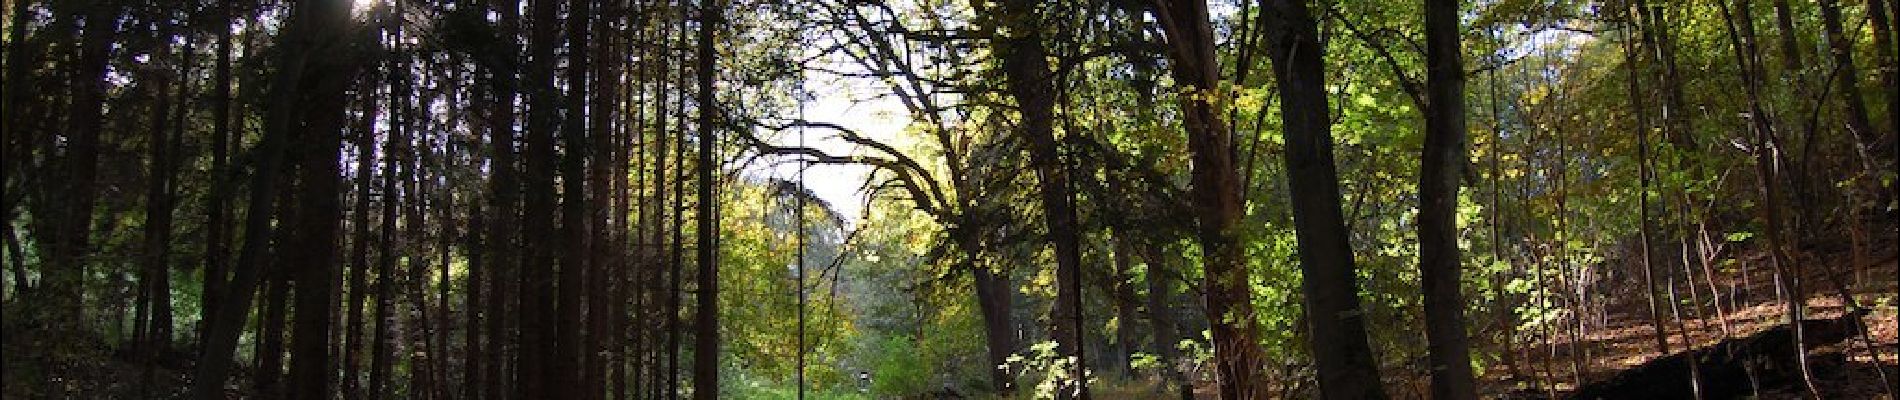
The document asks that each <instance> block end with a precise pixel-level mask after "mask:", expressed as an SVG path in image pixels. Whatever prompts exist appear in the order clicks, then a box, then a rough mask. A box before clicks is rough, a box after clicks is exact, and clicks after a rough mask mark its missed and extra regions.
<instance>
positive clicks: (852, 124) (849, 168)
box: [746, 77, 910, 225]
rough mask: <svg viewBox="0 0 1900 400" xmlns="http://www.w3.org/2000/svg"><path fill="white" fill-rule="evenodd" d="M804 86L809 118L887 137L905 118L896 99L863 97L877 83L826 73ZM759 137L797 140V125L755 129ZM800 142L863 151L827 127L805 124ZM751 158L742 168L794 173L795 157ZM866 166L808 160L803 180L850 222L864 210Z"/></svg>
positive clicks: (786, 142) (834, 150) (830, 150)
mask: <svg viewBox="0 0 1900 400" xmlns="http://www.w3.org/2000/svg"><path fill="white" fill-rule="evenodd" d="M805 90H808V91H810V92H811V97H812V98H813V101H810V102H806V103H805V105H804V107H805V109H804V110H803V113H804V119H805V120H807V121H812V122H822V123H831V124H837V125H839V126H843V127H845V128H848V129H851V130H853V131H856V132H858V133H859V134H862V135H864V136H866V137H868V138H870V139H872V140H877V141H880V142H885V143H891V142H893V141H895V140H896V139H897V137H898V135H899V134H900V132H901V131H902V130H903V129H904V127H905V125H906V124H907V123H908V121H910V115H909V112H908V111H906V110H905V109H904V107H903V105H902V104H900V103H898V102H897V101H896V100H893V99H891V98H889V97H888V96H886V97H877V98H873V99H869V100H861V98H866V97H873V95H874V94H877V93H882V92H884V91H886V90H888V89H886V88H884V87H882V86H881V83H878V82H875V81H867V80H863V79H849V78H840V79H831V78H823V77H818V78H816V79H809V80H807V82H806V86H805ZM761 135H762V136H761V138H762V139H764V140H765V141H767V142H770V143H771V144H772V145H774V146H797V145H798V144H799V137H798V136H799V135H798V131H796V130H793V131H786V132H783V133H780V134H777V135H770V134H765V133H763V132H761ZM804 136H805V138H804V140H805V146H806V147H811V148H814V149H818V150H820V151H824V152H825V153H826V154H832V155H851V154H859V155H868V154H869V153H867V150H866V149H861V148H860V147H862V146H858V145H854V144H851V143H847V142H845V141H844V140H843V139H839V138H838V137H837V132H832V131H831V130H828V129H815V128H813V129H805V130H804ZM781 160H786V161H787V162H759V163H755V164H754V166H752V167H751V168H750V170H748V171H746V173H747V174H750V175H755V176H767V177H774V178H780V179H787V180H795V179H797V176H798V163H796V162H789V161H790V160H791V159H789V158H781ZM870 172H871V168H870V167H866V166H862V165H835V164H829V165H827V164H813V165H812V166H811V167H810V168H809V169H806V170H805V185H806V186H807V187H809V188H810V190H811V192H812V193H813V194H814V195H816V196H818V198H821V199H824V200H825V201H826V202H828V203H831V205H832V207H834V208H836V211H838V213H840V214H842V215H844V216H845V218H846V219H847V220H848V221H853V223H852V225H856V223H855V221H858V220H859V219H861V218H862V217H863V216H864V206H865V200H866V198H865V194H864V192H863V191H862V189H863V188H864V184H865V179H867V178H869V176H870Z"/></svg>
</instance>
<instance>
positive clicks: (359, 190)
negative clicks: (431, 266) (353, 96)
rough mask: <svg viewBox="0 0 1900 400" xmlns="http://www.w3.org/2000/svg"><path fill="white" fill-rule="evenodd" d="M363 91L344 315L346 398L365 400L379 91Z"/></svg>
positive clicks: (367, 89) (368, 80)
mask: <svg viewBox="0 0 1900 400" xmlns="http://www.w3.org/2000/svg"><path fill="white" fill-rule="evenodd" d="M362 81H363V82H365V83H372V82H375V79H374V78H373V77H370V76H365V77H364V78H363V79H362ZM366 86H371V87H368V88H365V89H363V90H362V99H361V100H360V101H361V102H362V107H363V110H362V115H360V117H361V118H360V119H358V120H357V125H356V144H355V146H356V202H355V205H354V206H352V207H351V210H350V214H351V221H350V226H351V228H352V229H353V231H354V233H352V234H351V235H350V237H351V248H350V265H351V266H352V268H351V272H350V276H349V292H350V300H349V306H348V307H347V311H345V316H344V324H343V325H344V326H343V329H344V334H343V377H342V379H343V382H342V385H341V386H342V389H343V399H344V400H357V399H361V398H362V392H361V375H362V360H361V356H362V353H363V327H364V326H365V325H368V324H367V323H366V321H364V320H363V308H364V307H363V303H364V302H365V301H368V300H369V273H370V271H372V270H373V269H374V267H373V266H372V265H371V264H370V261H369V248H370V245H371V244H373V243H374V242H373V241H371V236H370V228H369V227H370V219H369V215H370V206H371V205H370V190H371V182H374V181H375V176H374V174H375V172H374V171H373V170H372V169H371V165H372V164H374V160H375V159H376V149H375V147H374V146H375V144H376V132H375V131H374V129H375V126H376V125H375V120H376V114H377V108H376V90H375V88H374V87H373V85H366Z"/></svg>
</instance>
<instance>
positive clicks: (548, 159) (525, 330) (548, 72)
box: [516, 0, 560, 398]
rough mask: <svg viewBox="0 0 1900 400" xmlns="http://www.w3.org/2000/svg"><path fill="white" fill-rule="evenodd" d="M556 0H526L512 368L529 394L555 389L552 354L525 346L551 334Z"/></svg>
mask: <svg viewBox="0 0 1900 400" xmlns="http://www.w3.org/2000/svg"><path fill="white" fill-rule="evenodd" d="M557 1H559V0H533V1H532V2H531V4H530V13H531V14H532V16H531V17H530V19H531V20H530V22H531V28H530V34H529V39H528V40H529V43H528V52H529V60H528V63H527V66H528V70H527V78H528V79H527V83H526V87H528V88H530V90H531V92H530V93H529V96H528V101H529V105H528V125H527V149H526V153H525V157H524V160H523V161H524V169H523V171H524V173H525V175H524V178H525V179H524V180H523V182H524V183H526V187H525V188H524V190H523V192H524V193H526V194H527V197H526V202H525V204H524V206H523V208H522V229H523V230H522V236H521V240H522V242H523V244H524V246H523V247H525V248H527V253H526V254H525V256H524V257H523V258H522V260H521V262H522V271H521V272H522V273H521V285H522V286H521V311H520V312H519V315H520V316H521V322H520V324H521V331H522V332H521V346H522V351H521V353H520V356H521V365H520V367H519V368H517V369H516V371H518V372H517V374H516V378H517V379H519V380H520V382H519V384H518V385H519V386H518V387H517V388H516V390H517V393H518V397H521V398H533V397H544V396H549V395H552V394H554V393H556V392H555V390H557V389H556V388H554V387H553V386H552V385H554V384H555V382H552V381H550V380H549V379H551V378H553V376H554V375H555V373H554V372H552V371H550V369H552V368H553V366H554V364H553V363H554V362H555V360H552V359H550V358H549V357H548V356H547V355H545V354H542V353H541V352H538V351H529V350H528V349H527V347H528V346H530V345H537V346H538V345H546V344H550V343H553V342H554V341H555V340H557V338H555V337H554V336H555V333H556V332H555V330H554V329H553V324H554V322H555V321H554V315H553V314H554V313H555V300H554V298H553V296H554V295H555V293H554V289H555V287H554V283H555V282H554V281H555V277H556V273H555V272H556V271H555V269H554V268H553V267H554V266H555V265H556V264H555V261H556V257H557V254H558V253H557V249H555V248H554V246H556V245H557V244H558V242H556V241H554V240H552V239H551V238H552V237H553V235H554V234H555V233H556V231H555V229H554V222H555V218H556V214H555V209H554V207H555V205H554V202H555V199H554V190H555V186H554V176H555V173H556V172H557V170H556V166H555V162H556V160H555V149H554V147H555V146H554V131H555V130H556V129H557V128H558V126H557V123H558V121H557V120H556V119H555V118H556V116H558V115H560V114H559V113H560V110H558V109H557V108H556V107H557V104H558V103H557V102H556V100H557V99H558V96H559V94H558V93H556V90H555V86H554V79H555V76H554V70H553V68H554V65H555V64H556V60H555V56H554V50H555V47H556V46H558V45H559V38H558V37H557V36H556V33H558V30H557V28H558V27H559V25H557V24H558V16H559V14H558V13H557V11H558V8H559V7H557V6H558V5H559V3H558V2H557Z"/></svg>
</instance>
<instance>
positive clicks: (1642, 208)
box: [1623, 12, 1669, 357]
mask: <svg viewBox="0 0 1900 400" xmlns="http://www.w3.org/2000/svg"><path fill="white" fill-rule="evenodd" d="M1628 15H1629V18H1630V19H1631V20H1632V21H1635V20H1637V19H1636V18H1637V16H1638V14H1637V13H1634V12H1632V13H1629V14H1628ZM1641 29H1643V28H1642V27H1640V26H1637V25H1636V24H1635V23H1632V24H1631V26H1630V27H1629V32H1632V33H1634V32H1637V31H1640V30H1641ZM1638 54H1639V53H1638V52H1637V50H1636V38H1634V37H1630V38H1625V39H1624V40H1623V55H1624V65H1625V67H1626V68H1627V69H1628V71H1627V72H1628V73H1629V74H1628V75H1627V76H1626V78H1627V81H1628V83H1629V91H1628V94H1629V100H1630V113H1631V115H1633V116H1634V117H1635V119H1636V161H1637V176H1638V178H1637V181H1638V187H1637V191H1636V193H1637V194H1636V204H1637V207H1636V213H1637V218H1636V219H1637V221H1638V225H1639V226H1640V228H1639V230H1638V233H1637V239H1638V241H1639V243H1638V246H1637V247H1638V252H1639V256H1640V257H1641V259H1640V260H1638V262H1639V263H1641V264H1642V267H1643V270H1642V272H1643V285H1644V288H1645V289H1644V291H1643V299H1644V300H1646V301H1647V304H1648V306H1649V322H1650V328H1652V329H1653V330H1654V331H1653V333H1654V334H1653V335H1652V336H1653V338H1654V339H1655V340H1656V343H1655V344H1656V355H1657V356H1658V357H1661V356H1663V355H1667V354H1669V339H1668V337H1669V333H1668V330H1667V329H1664V328H1663V323H1662V311H1661V308H1660V305H1659V304H1657V303H1656V290H1657V287H1656V267H1655V264H1656V263H1657V260H1656V255H1655V240H1654V238H1655V236H1656V223H1655V221H1654V220H1652V219H1650V216H1649V215H1650V214H1649V208H1650V206H1649V191H1650V180H1651V176H1652V172H1651V171H1650V169H1649V165H1650V163H1649V133H1650V131H1651V130H1652V129H1654V127H1652V126H1650V124H1649V114H1648V112H1649V109H1648V107H1646V106H1645V105H1644V102H1643V99H1644V97H1645V96H1647V94H1645V93H1643V91H1642V80H1641V79H1640V77H1639V72H1640V68H1639V67H1638V60H1639V56H1638Z"/></svg>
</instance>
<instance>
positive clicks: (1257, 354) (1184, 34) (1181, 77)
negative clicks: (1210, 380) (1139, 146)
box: [1149, 1, 1377, 399]
mask: <svg viewBox="0 0 1900 400" xmlns="http://www.w3.org/2000/svg"><path fill="white" fill-rule="evenodd" d="M1295 6H1298V7H1302V9H1303V7H1304V5H1297V4H1295ZM1276 11H1281V12H1284V11H1283V10H1276ZM1302 12H1303V11H1302ZM1155 14H1156V16H1157V17H1158V18H1156V19H1158V20H1160V21H1161V26H1162V28H1163V32H1165V33H1166V35H1167V40H1168V45H1169V48H1168V55H1169V57H1170V59H1171V60H1173V61H1174V79H1175V81H1176V82H1179V83H1181V84H1183V85H1185V86H1187V88H1188V89H1189V90H1190V92H1189V93H1192V94H1193V95H1191V96H1186V97H1184V98H1185V100H1183V101H1182V103H1181V108H1182V112H1183V115H1184V116H1185V117H1186V118H1184V123H1183V124H1184V125H1185V128H1186V130H1187V137H1188V146H1189V150H1190V151H1191V152H1192V153H1193V156H1194V180H1193V181H1194V185H1193V190H1194V204H1195V206H1196V208H1197V209H1198V210H1199V215H1198V218H1199V219H1200V232H1199V236H1200V242H1201V251H1202V253H1203V254H1206V255H1207V256H1206V257H1205V258H1204V260H1205V261H1204V262H1203V264H1202V265H1203V267H1204V268H1206V272H1205V273H1204V274H1205V275H1204V276H1205V278H1203V279H1204V281H1205V282H1203V285H1205V286H1206V287H1207V293H1206V295H1205V296H1206V303H1207V320H1208V321H1209V324H1210V325H1212V326H1213V329H1212V330H1213V338H1214V357H1215V376H1216V379H1217V380H1218V382H1219V384H1220V396H1221V398H1223V399H1256V398H1264V397H1265V396H1266V390H1265V389H1264V388H1262V387H1260V386H1259V384H1260V382H1259V380H1260V376H1261V371H1260V367H1261V365H1262V364H1263V363H1264V361H1265V359H1266V355H1265V354H1263V353H1261V351H1260V348H1259V345H1258V344H1257V343H1258V339H1257V337H1258V335H1259V334H1258V333H1257V331H1258V329H1259V328H1258V327H1257V326H1255V323H1254V321H1255V318H1254V310H1253V306H1252V304H1251V302H1250V300H1249V298H1250V297H1252V294H1251V293H1250V291H1249V287H1248V284H1247V268H1246V260H1245V259H1244V258H1242V255H1241V254H1242V252H1241V247H1240V246H1241V243H1240V232H1239V231H1238V230H1239V224H1240V220H1241V218H1242V217H1243V216H1244V211H1243V210H1242V208H1241V205H1242V200H1241V193H1240V191H1241V187H1240V171H1239V169H1238V166H1237V165H1236V164H1235V163H1234V159H1233V151H1234V147H1233V143H1232V141H1231V139H1229V135H1228V130H1227V127H1226V126H1225V124H1224V123H1223V122H1222V120H1221V117H1220V114H1219V109H1218V108H1217V107H1218V105H1217V103H1216V101H1217V100H1216V99H1217V98H1218V97H1217V96H1219V94H1217V93H1216V92H1215V90H1217V89H1216V87H1217V84H1218V83H1219V82H1220V66H1219V65H1217V64H1216V62H1217V58H1216V57H1215V53H1214V36H1213V35H1214V32H1213V31H1214V29H1213V27H1212V26H1211V25H1210V24H1209V23H1208V14H1207V4H1206V3H1202V2H1198V1H1186V2H1157V4H1156V5H1155ZM1308 23H1309V24H1310V23H1311V21H1308ZM1317 48H1318V46H1316V45H1315V46H1311V49H1317ZM1311 61H1312V62H1314V63H1315V64H1317V63H1318V59H1313V60H1311ZM1313 67H1315V68H1317V67H1318V65H1313ZM1283 84H1284V82H1283ZM1288 92H1290V91H1288ZM1319 96H1324V94H1319ZM1303 100H1307V99H1303ZM1319 100H1320V101H1322V102H1324V101H1325V99H1324V97H1319ZM1288 103H1289V104H1292V102H1291V101H1288ZM1322 104H1323V103H1322ZM1321 114H1322V116H1321V117H1320V118H1321V119H1324V116H1323V114H1324V110H1321ZM1289 118H1291V117H1289ZM1289 125H1291V124H1290V123H1289ZM1322 128H1323V127H1322ZM1301 134H1306V133H1304V132H1302V133H1301ZM1321 134H1324V133H1323V132H1321ZM1287 135H1288V136H1289V139H1292V135H1295V133H1294V132H1293V131H1292V130H1291V129H1289V130H1288V133H1287ZM1289 142H1291V140H1289ZM1289 151H1291V148H1289ZM1327 158H1328V160H1327V161H1326V162H1327V163H1328V164H1330V163H1331V160H1330V159H1331V155H1330V153H1328V155H1327ZM1328 168H1330V167H1328ZM1333 196H1334V197H1333V198H1334V214H1337V213H1338V203H1337V201H1338V200H1337V199H1338V193H1337V190H1334V193H1333ZM1340 235H1341V236H1342V237H1341V238H1340V239H1342V241H1343V239H1344V238H1343V236H1344V232H1343V231H1342V232H1341V233H1340ZM1301 243H1302V245H1304V244H1305V243H1306V241H1305V240H1302V241H1301ZM1340 244H1341V245H1343V243H1340ZM1149 262H1151V263H1153V262H1158V261H1157V260H1150V261H1149ZM1347 268H1350V265H1348V266H1347ZM1309 271H1310V269H1309ZM1349 276H1350V275H1349ZM1314 279H1316V277H1314V276H1311V274H1309V275H1308V277H1307V280H1308V281H1311V280H1314ZM1349 293H1357V290H1354V291H1352V292H1349ZM1313 294H1314V293H1313V291H1312V290H1308V295H1309V296H1311V295H1313ZM1308 313H1311V314H1315V315H1318V313H1319V311H1318V310H1314V311H1308ZM1362 342H1363V340H1362ZM1316 353H1318V351H1316ZM1322 376H1323V375H1322ZM1374 381H1375V382H1376V379H1375V380H1374ZM1373 386H1375V387H1376V386H1377V385H1376V384H1375V385H1373Z"/></svg>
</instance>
